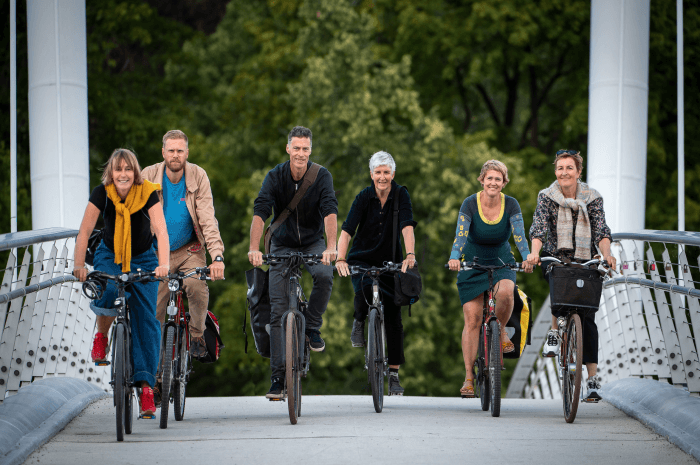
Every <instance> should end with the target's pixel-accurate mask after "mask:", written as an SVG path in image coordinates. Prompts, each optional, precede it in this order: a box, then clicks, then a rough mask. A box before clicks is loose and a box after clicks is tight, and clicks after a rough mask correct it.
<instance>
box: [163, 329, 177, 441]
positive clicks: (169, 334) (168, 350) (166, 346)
mask: <svg viewBox="0 0 700 465" xmlns="http://www.w3.org/2000/svg"><path fill="white" fill-rule="evenodd" d="M174 340H175V328H174V327H173V326H166V327H165V342H164V343H163V374H162V384H161V386H162V388H161V389H162V390H161V393H160V428H161V429H166V428H167V427H168V408H169V407H170V386H171V385H172V382H173V351H174V350H175V347H173V345H174V344H173V342H174Z"/></svg>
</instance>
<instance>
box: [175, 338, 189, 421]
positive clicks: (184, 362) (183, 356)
mask: <svg viewBox="0 0 700 465" xmlns="http://www.w3.org/2000/svg"><path fill="white" fill-rule="evenodd" d="M186 338H187V331H185V329H184V328H183V329H180V337H179V339H178V346H179V348H180V349H179V350H178V357H177V363H176V365H175V367H176V369H175V375H176V378H175V386H174V392H173V397H174V398H175V421H182V420H183V419H184V418H185V401H186V400H187V381H188V379H187V378H188V376H189V370H190V352H189V350H187V339H186Z"/></svg>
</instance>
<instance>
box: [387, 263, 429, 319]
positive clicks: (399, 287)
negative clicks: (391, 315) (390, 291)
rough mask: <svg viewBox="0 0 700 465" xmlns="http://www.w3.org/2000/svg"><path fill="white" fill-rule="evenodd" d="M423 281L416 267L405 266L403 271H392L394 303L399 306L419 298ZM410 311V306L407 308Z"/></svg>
mask: <svg viewBox="0 0 700 465" xmlns="http://www.w3.org/2000/svg"><path fill="white" fill-rule="evenodd" d="M422 289H423V282H422V280H421V277H420V273H419V272H418V267H417V266H414V267H413V268H407V269H406V272H405V273H402V272H401V271H398V272H396V273H394V303H395V304H396V305H398V306H400V307H403V306H404V305H409V306H410V305H413V304H415V303H416V302H418V300H419V299H420V292H421V290H422ZM409 313H410V308H409Z"/></svg>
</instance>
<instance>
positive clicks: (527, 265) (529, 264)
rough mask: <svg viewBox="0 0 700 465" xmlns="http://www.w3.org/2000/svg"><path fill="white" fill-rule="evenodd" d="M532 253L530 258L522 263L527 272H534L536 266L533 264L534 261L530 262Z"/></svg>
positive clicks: (521, 265) (522, 267)
mask: <svg viewBox="0 0 700 465" xmlns="http://www.w3.org/2000/svg"><path fill="white" fill-rule="evenodd" d="M530 255H532V254H530ZM530 255H528V259H527V260H525V261H524V262H522V263H521V264H520V268H521V269H522V270H523V271H524V272H525V273H532V270H533V268H534V267H535V265H533V264H532V262H530V260H529V258H530Z"/></svg>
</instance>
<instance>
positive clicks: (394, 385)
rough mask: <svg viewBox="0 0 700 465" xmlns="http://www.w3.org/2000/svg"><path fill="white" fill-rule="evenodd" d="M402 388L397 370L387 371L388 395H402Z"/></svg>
mask: <svg viewBox="0 0 700 465" xmlns="http://www.w3.org/2000/svg"><path fill="white" fill-rule="evenodd" d="M403 391H404V389H403V388H402V387H401V383H400V382H399V372H398V371H390V372H389V395H390V396H402V395H403Z"/></svg>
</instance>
